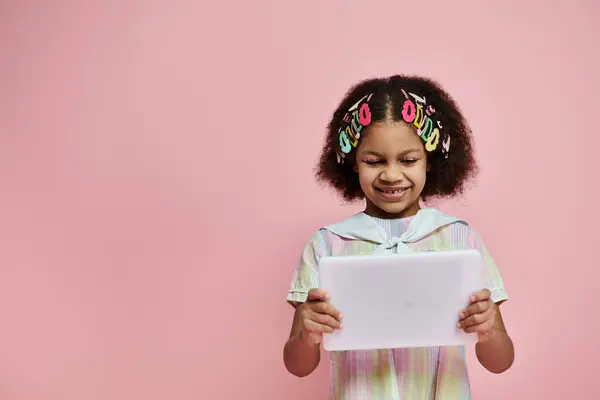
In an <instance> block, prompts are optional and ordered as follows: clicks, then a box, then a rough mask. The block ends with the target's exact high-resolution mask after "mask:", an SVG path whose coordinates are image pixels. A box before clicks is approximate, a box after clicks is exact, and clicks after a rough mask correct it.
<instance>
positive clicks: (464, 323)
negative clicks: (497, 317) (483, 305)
mask: <svg viewBox="0 0 600 400" xmlns="http://www.w3.org/2000/svg"><path fill="white" fill-rule="evenodd" d="M494 314H496V310H495V309H494V308H493V307H490V308H488V309H487V310H486V311H484V312H483V313H479V314H473V315H471V316H469V317H467V318H464V319H463V320H461V321H459V322H458V324H457V325H458V327H459V328H463V329H464V328H467V327H469V326H473V325H478V324H481V323H483V322H485V321H487V320H489V319H493V318H494Z"/></svg>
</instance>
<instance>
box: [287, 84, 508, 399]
mask: <svg viewBox="0 0 600 400" xmlns="http://www.w3.org/2000/svg"><path fill="white" fill-rule="evenodd" d="M470 135H471V132H470V129H469V127H468V125H467V122H466V121H465V119H464V117H463V116H462V115H461V112H460V111H459V109H458V107H457V105H456V104H455V102H454V101H453V100H452V98H451V97H450V95H449V94H448V93H446V92H445V91H444V90H443V89H442V88H441V87H440V86H439V84H437V83H436V82H434V81H432V80H429V79H425V78H420V77H411V76H392V77H389V78H387V79H372V80H367V81H364V82H362V83H360V84H358V85H357V86H355V87H354V88H352V89H351V90H350V91H349V92H348V94H347V95H346V97H345V98H344V99H343V100H342V102H341V104H340V105H339V107H338V108H337V110H336V111H335V113H334V114H333V118H332V120H331V122H330V123H329V127H328V135H327V139H326V143H325V146H324V148H323V153H322V155H321V159H320V162H319V165H318V170H317V177H318V178H319V179H320V180H321V181H324V182H326V183H328V184H330V185H331V186H332V187H333V188H335V189H336V190H337V191H338V192H339V193H340V194H341V195H342V196H343V197H344V198H345V199H346V200H348V201H352V200H358V199H364V201H365V210H364V211H363V212H360V213H358V214H355V215H352V216H351V217H349V218H347V219H345V220H343V221H341V222H338V223H335V224H333V225H329V226H326V227H324V228H322V229H320V230H319V231H318V232H316V233H315V234H314V235H313V236H312V238H311V239H310V241H309V242H308V244H307V245H306V248H305V249H304V253H303V255H302V258H301V260H300V263H299V265H298V266H297V268H296V271H295V272H294V274H293V277H292V283H291V288H290V291H289V294H288V297H287V299H288V302H289V303H290V304H292V305H293V306H294V307H295V314H294V321H293V325H292V329H291V334H290V337H289V340H288V341H287V343H286V345H285V348H284V362H285V365H286V368H287V369H288V371H289V372H290V373H292V374H294V375H296V376H306V375H309V374H310V373H312V372H313V371H314V370H315V368H316V367H317V365H318V364H319V361H320V343H321V338H322V334H323V333H325V332H327V333H330V332H333V331H334V330H336V329H343V316H342V311H343V310H337V309H335V307H333V306H332V304H331V303H330V302H329V300H330V298H329V295H328V294H327V293H326V292H325V291H323V290H320V289H319V288H318V287H319V268H318V267H319V260H320V259H321V258H322V257H326V256H343V255H362V254H372V253H376V252H406V251H431V250H434V251H444V250H461V249H477V250H478V251H479V252H480V253H481V255H482V257H483V260H484V263H485V268H484V270H485V271H484V278H485V282H486V285H485V286H486V287H485V288H482V290H481V291H479V292H477V293H474V294H473V296H472V297H471V298H470V305H469V306H468V307H467V308H465V309H464V310H462V311H460V312H457V328H460V329H463V330H464V331H465V332H468V333H477V334H478V339H479V340H478V342H477V344H476V347H475V350H476V354H477V358H478V360H479V362H480V363H481V365H482V366H483V367H485V368H486V369H487V370H489V371H491V372H493V373H501V372H503V371H505V370H507V369H508V368H509V367H510V366H511V364H512V362H513V360H514V349H513V344H512V341H511V339H510V337H509V335H508V333H507V331H506V329H505V326H504V323H503V321H502V316H501V313H500V309H499V306H500V304H501V303H502V302H504V301H505V300H506V299H507V294H506V292H505V290H504V287H503V283H502V279H501V277H500V274H499V273H498V270H497V268H496V265H495V263H494V261H493V259H492V258H491V256H490V254H489V253H488V251H487V249H486V247H485V246H484V244H483V241H482V240H481V238H480V236H479V235H478V234H477V233H476V232H475V230H474V229H473V228H472V227H470V226H469V225H468V224H467V223H466V222H465V221H463V220H461V219H458V218H455V217H451V216H449V215H445V214H443V213H441V212H439V211H437V210H434V209H432V208H421V204H420V203H421V200H425V199H427V198H431V197H452V196H455V195H458V194H461V193H462V192H463V189H464V187H465V183H466V182H467V180H468V179H470V178H472V177H473V176H474V175H475V173H476V170H477V167H476V164H475V160H474V156H473V149H472V146H471V136H470ZM356 295H357V296H360V288H359V289H358V290H357V292H356ZM330 374H331V384H330V394H329V398H330V399H336V400H337V399H344V400H350V399H374V400H463V399H470V398H471V394H470V390H469V379H468V375H467V369H466V364H465V349H464V347H462V346H459V347H430V348H409V349H380V350H367V351H342V352H332V353H331V360H330Z"/></svg>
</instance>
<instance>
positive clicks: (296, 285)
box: [287, 232, 326, 307]
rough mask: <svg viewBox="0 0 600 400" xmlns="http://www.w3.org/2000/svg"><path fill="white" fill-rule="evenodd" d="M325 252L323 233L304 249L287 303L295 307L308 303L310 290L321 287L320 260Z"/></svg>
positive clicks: (315, 235) (316, 236)
mask: <svg viewBox="0 0 600 400" xmlns="http://www.w3.org/2000/svg"><path fill="white" fill-rule="evenodd" d="M325 252H326V249H325V242H324V240H323V236H322V234H321V232H317V233H315V234H314V235H313V236H312V237H311V238H310V240H309V241H308V243H307V244H306V246H305V247H304V251H303V252H302V256H301V257H300V261H299V262H298V264H297V265H296V270H295V271H294V273H293V275H292V282H291V283H290V290H289V292H288V296H287V301H288V303H290V304H291V305H293V306H294V307H295V306H297V305H298V304H300V303H304V302H305V301H306V298H307V296H308V292H309V290H311V289H313V288H317V287H319V267H318V265H319V259H320V258H321V257H323V256H324V255H325Z"/></svg>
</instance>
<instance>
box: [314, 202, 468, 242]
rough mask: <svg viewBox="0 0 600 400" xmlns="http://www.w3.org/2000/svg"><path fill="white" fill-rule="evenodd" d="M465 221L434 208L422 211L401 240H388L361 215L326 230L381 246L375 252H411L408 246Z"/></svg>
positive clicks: (382, 231)
mask: <svg viewBox="0 0 600 400" xmlns="http://www.w3.org/2000/svg"><path fill="white" fill-rule="evenodd" d="M457 222H458V223H464V224H466V222H465V221H463V220H461V219H458V218H455V217H452V216H449V215H446V214H444V213H442V212H441V211H438V210H436V209H433V208H422V209H420V210H419V211H418V212H417V214H416V215H415V216H414V217H413V219H412V220H411V221H410V223H409V224H408V228H407V230H406V232H404V233H403V234H402V235H400V237H391V238H389V237H388V235H387V233H386V231H385V229H384V228H383V227H382V226H381V225H380V224H378V223H377V222H376V221H375V220H373V218H371V217H370V216H368V215H367V214H365V213H364V212H360V213H357V214H354V215H352V216H350V217H349V218H346V219H345V220H343V221H341V222H338V223H336V224H332V225H328V226H326V227H324V229H327V230H328V231H330V232H332V233H334V234H336V235H338V236H341V237H343V238H346V239H351V240H364V241H367V242H372V243H376V244H379V246H378V247H377V250H376V253H381V252H389V251H393V252H406V251H410V249H409V248H408V247H407V246H406V243H414V242H417V241H419V240H421V239H423V238H424V237H426V236H428V235H430V234H431V233H433V232H435V231H436V230H438V229H439V228H441V227H444V226H447V225H450V224H453V223H457Z"/></svg>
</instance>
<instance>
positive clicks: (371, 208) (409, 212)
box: [364, 199, 421, 219]
mask: <svg viewBox="0 0 600 400" xmlns="http://www.w3.org/2000/svg"><path fill="white" fill-rule="evenodd" d="M420 209H421V204H420V202H419V200H417V201H415V202H414V203H413V204H411V205H410V206H408V207H406V208H405V209H404V210H402V211H399V212H394V213H390V212H387V211H385V210H383V209H381V208H379V207H377V206H376V205H375V204H374V203H373V202H371V201H370V200H369V199H367V204H366V207H365V211H364V212H365V214H367V215H369V216H371V217H375V218H382V219H397V218H406V217H412V216H414V215H416V214H417V212H419V210H420Z"/></svg>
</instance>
